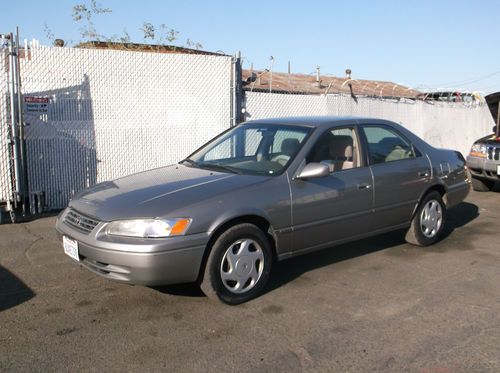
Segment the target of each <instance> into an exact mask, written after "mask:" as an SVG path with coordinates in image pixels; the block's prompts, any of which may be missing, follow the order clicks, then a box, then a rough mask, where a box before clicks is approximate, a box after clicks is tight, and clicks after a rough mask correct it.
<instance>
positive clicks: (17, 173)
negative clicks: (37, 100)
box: [9, 33, 21, 207]
mask: <svg viewBox="0 0 500 373" xmlns="http://www.w3.org/2000/svg"><path fill="white" fill-rule="evenodd" d="M13 39H14V35H13V34H12V33H10V34H9V78H10V119H11V143H12V159H13V163H14V183H15V190H14V206H15V207H17V203H18V202H20V198H19V197H20V196H19V191H20V190H21V170H20V164H19V137H18V126H17V113H16V82H15V78H16V73H15V67H14V64H15V63H16V56H15V51H14V45H13V44H14V40H13Z"/></svg>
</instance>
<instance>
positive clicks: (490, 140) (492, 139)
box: [475, 134, 500, 146]
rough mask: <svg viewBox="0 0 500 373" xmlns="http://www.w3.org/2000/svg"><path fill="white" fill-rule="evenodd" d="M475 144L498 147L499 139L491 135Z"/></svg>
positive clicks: (499, 144)
mask: <svg viewBox="0 0 500 373" xmlns="http://www.w3.org/2000/svg"><path fill="white" fill-rule="evenodd" d="M477 143H483V144H486V145H494V146H500V139H499V138H497V137H496V136H495V135H494V134H492V135H489V136H485V137H483V138H481V139H479V140H477V141H476V142H475V144H477Z"/></svg>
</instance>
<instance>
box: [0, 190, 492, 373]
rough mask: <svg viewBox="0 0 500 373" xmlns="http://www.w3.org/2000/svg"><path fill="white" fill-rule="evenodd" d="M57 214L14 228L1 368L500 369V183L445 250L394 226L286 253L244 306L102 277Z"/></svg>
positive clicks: (8, 243) (454, 228)
mask: <svg viewBox="0 0 500 373" xmlns="http://www.w3.org/2000/svg"><path fill="white" fill-rule="evenodd" d="M54 222H55V217H46V218H42V219H38V220H35V221H32V222H29V223H22V224H15V225H2V226H0V371H1V372H15V371H23V372H24V371H72V372H73V371H104V370H106V371H120V372H123V371H131V372H135V371H137V372H145V371H150V372H160V371H162V372H208V371H210V372H422V373H433V372H439V373H451V372H500V244H499V242H500V193H499V192H498V191H496V192H490V193H476V192H471V194H470V195H469V197H468V198H467V200H466V202H464V203H462V204H461V205H459V206H457V207H455V208H453V209H451V210H450V211H449V212H448V222H447V227H446V237H445V238H444V239H443V240H442V241H440V242H439V243H438V244H436V245H434V246H432V247H428V248H419V247H414V246H411V245H409V244H406V243H405V242H404V234H403V233H402V232H394V233H390V234H385V235H382V236H378V237H373V238H369V239H365V240H361V241H357V242H354V243H349V244H345V245H341V246H337V247H332V248H331V249H327V250H323V251H321V252H316V253H313V254H309V255H306V256H302V257H299V258H295V259H291V260H288V261H285V262H281V263H278V264H277V265H276V266H275V268H274V271H273V273H272V278H271V283H270V285H269V286H268V288H267V291H266V293H265V294H263V295H262V296H260V297H259V298H257V299H255V300H253V301H251V302H248V303H246V304H243V305H240V306H226V305H222V304H218V303H216V302H213V301H211V300H209V299H208V298H206V297H204V296H203V294H202V293H201V292H200V291H199V289H198V288H197V287H196V286H194V285H178V286H168V287H159V288H148V287H141V286H129V285H122V284H117V283H114V282H110V281H108V280H106V279H103V278H100V277H98V276H96V275H94V274H92V273H90V272H88V271H87V270H85V269H83V268H80V267H79V266H78V265H76V264H75V263H74V262H72V261H71V259H69V258H68V257H67V256H66V255H65V254H64V253H63V250H62V244H61V243H60V242H59V241H58V239H57V236H56V232H55V230H54Z"/></svg>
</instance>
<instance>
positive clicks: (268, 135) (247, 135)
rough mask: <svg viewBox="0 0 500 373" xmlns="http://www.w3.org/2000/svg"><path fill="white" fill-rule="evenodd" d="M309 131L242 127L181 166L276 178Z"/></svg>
mask: <svg viewBox="0 0 500 373" xmlns="http://www.w3.org/2000/svg"><path fill="white" fill-rule="evenodd" d="M310 131H311V128H308V127H300V126H286V125H271V124H244V125H240V126H237V127H235V128H233V129H231V130H229V131H227V132H225V133H223V134H221V135H220V136H218V137H216V138H215V139H213V140H212V141H210V142H209V143H208V144H206V145H205V146H203V147H202V148H201V149H199V150H197V151H196V152H195V153H193V154H191V155H190V156H189V157H188V158H186V159H185V160H183V161H182V163H184V164H187V165H190V166H192V167H200V168H206V169H213V170H216V171H223V172H233V173H238V174H260V175H270V176H274V175H279V174H280V173H281V172H283V171H284V169H285V168H286V166H287V165H288V164H289V163H290V162H291V161H292V160H293V158H294V157H295V155H296V154H297V152H298V151H299V149H300V148H301V146H302V144H303V143H304V141H305V139H306V137H307V135H308V134H309V132H310Z"/></svg>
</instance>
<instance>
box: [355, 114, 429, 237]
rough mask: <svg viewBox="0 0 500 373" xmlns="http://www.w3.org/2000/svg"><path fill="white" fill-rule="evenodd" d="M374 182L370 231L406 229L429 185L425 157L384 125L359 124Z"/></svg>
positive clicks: (427, 166)
mask: <svg viewBox="0 0 500 373" xmlns="http://www.w3.org/2000/svg"><path fill="white" fill-rule="evenodd" d="M360 132H361V134H362V137H363V141H364V143H365V147H366V149H367V150H368V159H367V161H368V162H369V164H370V169H371V171H372V174H373V179H374V216H373V222H372V228H373V229H384V228H388V227H395V226H398V225H406V224H407V223H409V221H410V220H411V216H412V213H413V210H414V208H415V205H416V203H417V201H418V198H419V197H420V196H421V195H422V193H423V192H424V191H425V189H426V188H427V187H428V184H429V182H430V175H431V167H430V164H429V161H428V159H427V157H426V156H425V155H424V154H423V153H421V152H420V151H419V150H418V149H417V148H416V147H415V146H414V145H413V144H412V143H411V142H410V141H409V140H408V139H407V138H405V137H404V136H403V135H402V134H401V133H399V132H398V131H397V130H395V129H394V128H393V127H391V126H389V125H386V124H382V123H380V124H361V131H360Z"/></svg>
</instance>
